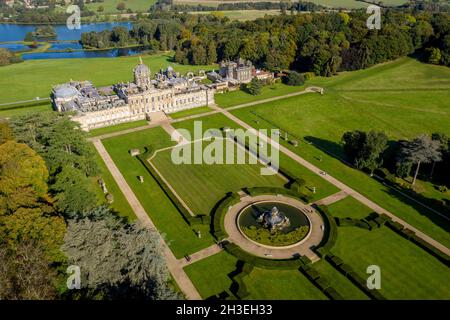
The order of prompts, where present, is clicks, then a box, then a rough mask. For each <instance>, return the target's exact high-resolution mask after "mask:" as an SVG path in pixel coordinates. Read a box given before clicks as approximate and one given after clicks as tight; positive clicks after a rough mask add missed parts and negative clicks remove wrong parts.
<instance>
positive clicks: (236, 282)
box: [229, 261, 254, 299]
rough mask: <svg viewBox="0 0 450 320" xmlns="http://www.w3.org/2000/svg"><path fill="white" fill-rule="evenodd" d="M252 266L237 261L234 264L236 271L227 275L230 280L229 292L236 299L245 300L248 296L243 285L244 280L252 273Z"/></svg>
mask: <svg viewBox="0 0 450 320" xmlns="http://www.w3.org/2000/svg"><path fill="white" fill-rule="evenodd" d="M253 268H254V267H253V266H252V265H250V264H248V263H245V262H243V261H238V262H237V264H236V270H235V271H233V272H232V273H231V274H229V276H230V279H231V280H232V283H231V286H230V291H231V292H232V293H233V294H234V296H235V297H236V298H237V299H245V298H246V297H248V296H249V295H250V293H249V292H248V290H247V286H246V285H245V282H244V278H245V277H247V276H248V275H249V274H250V273H251V272H252V271H253Z"/></svg>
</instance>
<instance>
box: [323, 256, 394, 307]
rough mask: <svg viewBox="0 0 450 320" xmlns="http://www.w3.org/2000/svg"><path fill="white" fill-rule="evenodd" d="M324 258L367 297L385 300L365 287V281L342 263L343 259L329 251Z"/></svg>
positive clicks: (378, 293) (379, 294)
mask: <svg viewBox="0 0 450 320" xmlns="http://www.w3.org/2000/svg"><path fill="white" fill-rule="evenodd" d="M326 260H327V261H328V262H329V263H330V264H331V265H332V266H333V267H334V268H335V269H336V270H338V271H339V272H340V273H342V274H343V275H344V276H346V277H347V278H348V279H349V280H350V281H351V282H353V283H354V284H355V285H356V286H357V287H358V288H359V289H360V290H361V291H363V292H364V293H365V294H366V295H367V296H368V297H370V298H371V299H374V300H386V298H385V297H384V296H383V295H382V294H381V293H380V292H379V291H377V290H371V289H369V288H368V287H367V282H366V280H364V279H363V278H361V277H360V276H359V275H358V274H357V273H356V272H355V271H354V270H353V268H352V267H351V266H350V265H348V264H346V263H344V261H343V260H342V259H341V258H339V257H338V256H336V255H334V254H332V253H330V254H329V255H328V256H327V257H326Z"/></svg>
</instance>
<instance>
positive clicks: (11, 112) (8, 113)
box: [0, 80, 53, 118]
mask: <svg viewBox="0 0 450 320" xmlns="http://www.w3.org/2000/svg"><path fill="white" fill-rule="evenodd" d="M0 81H1V80H0ZM0 99H1V98H0ZM52 110H53V109H52V105H51V104H50V103H49V104H43V105H37V106H27V107H19V108H11V109H8V108H5V107H4V108H1V109H0V118H11V117H15V116H23V115H26V114H29V113H33V112H45V111H52Z"/></svg>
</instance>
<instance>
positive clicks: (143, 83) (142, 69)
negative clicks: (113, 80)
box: [134, 57, 151, 90]
mask: <svg viewBox="0 0 450 320" xmlns="http://www.w3.org/2000/svg"><path fill="white" fill-rule="evenodd" d="M134 83H135V84H136V85H137V86H138V87H140V88H141V89H143V90H147V89H149V88H150V86H151V82H150V69H149V68H148V67H147V66H146V65H145V64H144V63H143V62H142V58H141V57H139V64H138V65H137V66H136V68H134Z"/></svg>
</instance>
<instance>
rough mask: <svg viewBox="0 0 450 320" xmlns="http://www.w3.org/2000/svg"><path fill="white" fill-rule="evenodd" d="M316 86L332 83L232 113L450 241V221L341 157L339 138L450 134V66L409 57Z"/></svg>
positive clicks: (385, 206) (408, 218)
mask: <svg viewBox="0 0 450 320" xmlns="http://www.w3.org/2000/svg"><path fill="white" fill-rule="evenodd" d="M406 79H409V81H406ZM313 83H314V84H318V85H322V86H324V87H325V94H324V95H323V96H320V95H318V94H306V95H302V96H298V97H293V98H288V99H283V100H279V101H275V102H270V103H265V104H262V105H257V106H253V107H250V108H243V109H239V110H234V111H233V112H232V113H233V114H234V115H236V116H238V117H239V118H241V119H242V120H244V121H246V122H247V123H248V124H250V125H252V126H253V127H255V128H268V127H273V128H275V127H277V128H282V129H284V130H286V131H288V132H289V133H290V134H291V137H292V136H295V137H296V138H298V139H299V140H300V141H301V143H300V145H299V146H298V147H293V146H291V145H290V144H288V143H286V142H285V141H281V143H282V144H283V145H284V146H286V147H287V148H289V149H291V150H292V151H294V152H296V153H298V154H299V155H300V156H301V157H303V158H305V159H306V160H307V161H309V162H311V163H313V164H314V165H316V166H317V167H319V168H321V169H322V170H324V171H326V172H328V173H329V174H331V175H333V176H334V177H336V178H337V179H339V180H341V181H342V182H344V183H346V184H347V185H349V186H350V187H352V188H354V189H356V190H357V191H359V192H360V193H362V194H364V195H365V196H366V197H368V198H369V199H371V200H373V201H375V202H377V203H378V204H380V205H381V206H382V207H384V208H385V209H387V210H389V211H391V212H393V213H394V214H396V215H397V216H398V217H400V218H402V219H404V220H405V221H407V222H408V223H410V224H412V225H413V226H415V227H417V228H418V229H420V230H422V231H423V232H425V233H427V234H428V235H430V236H431V237H433V238H434V239H436V240H437V241H440V242H442V243H443V244H445V245H447V246H450V233H449V232H448V231H449V230H450V224H449V223H448V221H446V220H443V219H442V218H440V217H438V216H437V215H436V214H434V213H432V212H430V211H429V210H427V209H426V208H424V207H422V206H420V205H418V204H417V203H414V202H412V201H411V200H408V199H407V198H405V197H403V196H402V195H400V194H399V193H398V192H396V191H394V190H392V189H391V188H389V187H386V186H384V185H382V184H381V183H379V182H377V181H375V180H374V179H371V178H370V177H369V176H367V175H366V174H364V173H362V172H360V171H357V170H355V169H352V168H350V167H348V166H347V165H345V164H344V163H342V162H341V161H340V159H341V158H342V157H343V151H342V147H341V146H340V138H341V136H342V134H343V133H344V132H345V131H348V130H355V129H360V130H361V129H362V130H370V129H375V130H384V131H385V132H386V134H387V135H388V137H389V138H390V139H402V138H412V137H415V136H417V135H419V134H421V133H432V132H436V131H442V132H444V133H447V134H450V126H448V120H447V119H448V116H449V115H450V69H448V68H445V67H439V66H432V65H425V64H421V63H419V62H417V61H415V60H413V59H410V58H403V59H399V60H397V61H394V62H391V63H386V64H382V65H380V66H376V67H374V68H370V69H367V70H362V71H357V72H354V73H353V72H352V73H344V74H342V75H340V76H337V77H334V78H329V79H315V80H314V81H313ZM414 88H415V89H414ZM436 88H442V89H445V88H446V89H447V90H437V89H436ZM361 90H366V91H365V92H361ZM255 113H256V115H255ZM261 117H262V118H263V119H268V120H269V121H270V122H271V124H269V123H268V122H266V121H264V120H261V119H262V118H261ZM303 139H306V140H308V141H312V142H313V144H312V145H309V144H307V143H302V142H303V141H304V140H303ZM322 150H326V151H327V152H324V151H322ZM329 153H331V154H332V155H333V156H330V154H329ZM320 159H322V161H320Z"/></svg>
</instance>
